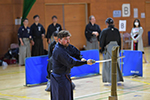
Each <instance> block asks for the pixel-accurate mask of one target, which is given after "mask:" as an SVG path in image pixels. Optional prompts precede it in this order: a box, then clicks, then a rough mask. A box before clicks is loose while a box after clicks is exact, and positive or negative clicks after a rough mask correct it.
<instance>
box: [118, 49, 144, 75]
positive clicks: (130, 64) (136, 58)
mask: <svg viewBox="0 0 150 100" xmlns="http://www.w3.org/2000/svg"><path fill="white" fill-rule="evenodd" d="M121 52H122V53H123V56H125V58H123V64H122V65H123V66H122V68H120V69H122V74H123V76H132V75H137V76H142V75H143V61H142V52H141V51H130V50H123V51H121ZM120 67H121V65H120Z"/></svg>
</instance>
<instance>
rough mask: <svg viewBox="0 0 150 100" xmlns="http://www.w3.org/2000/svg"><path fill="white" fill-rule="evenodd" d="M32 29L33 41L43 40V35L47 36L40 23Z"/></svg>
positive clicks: (32, 26)
mask: <svg viewBox="0 0 150 100" xmlns="http://www.w3.org/2000/svg"><path fill="white" fill-rule="evenodd" d="M30 29H31V35H32V37H33V39H34V38H42V34H45V29H44V27H43V26H42V25H41V24H40V23H38V25H36V24H35V23H34V24H32V25H31V27H30Z"/></svg>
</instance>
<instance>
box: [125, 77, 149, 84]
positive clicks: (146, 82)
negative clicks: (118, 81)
mask: <svg viewBox="0 0 150 100" xmlns="http://www.w3.org/2000/svg"><path fill="white" fill-rule="evenodd" d="M126 79H127V80H132V81H135V82H140V83H143V84H147V85H150V83H148V82H145V81H140V80H137V79H128V78H126Z"/></svg>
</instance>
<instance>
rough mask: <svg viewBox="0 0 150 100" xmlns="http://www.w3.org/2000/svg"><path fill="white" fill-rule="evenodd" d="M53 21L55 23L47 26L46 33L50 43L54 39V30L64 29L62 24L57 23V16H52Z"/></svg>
mask: <svg viewBox="0 0 150 100" xmlns="http://www.w3.org/2000/svg"><path fill="white" fill-rule="evenodd" d="M52 21H53V23H52V24H50V25H49V26H48V28H47V34H46V38H47V42H48V44H50V43H51V42H53V41H54V34H53V33H54V32H56V33H58V32H59V31H61V30H62V28H61V25H60V24H58V23H57V16H55V15H54V16H52Z"/></svg>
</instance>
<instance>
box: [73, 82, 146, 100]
mask: <svg viewBox="0 0 150 100" xmlns="http://www.w3.org/2000/svg"><path fill="white" fill-rule="evenodd" d="M140 86H143V85H138V86H134V87H128V88H126V89H132V88H136V87H140ZM122 90H124V89H117V91H122ZM110 91H111V90H108V91H103V92H97V93H92V94H87V95H83V96H78V97H75V100H78V99H81V98H87V97H91V96H96V95H99V94H106V93H109V92H110ZM98 100H99V99H98Z"/></svg>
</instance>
